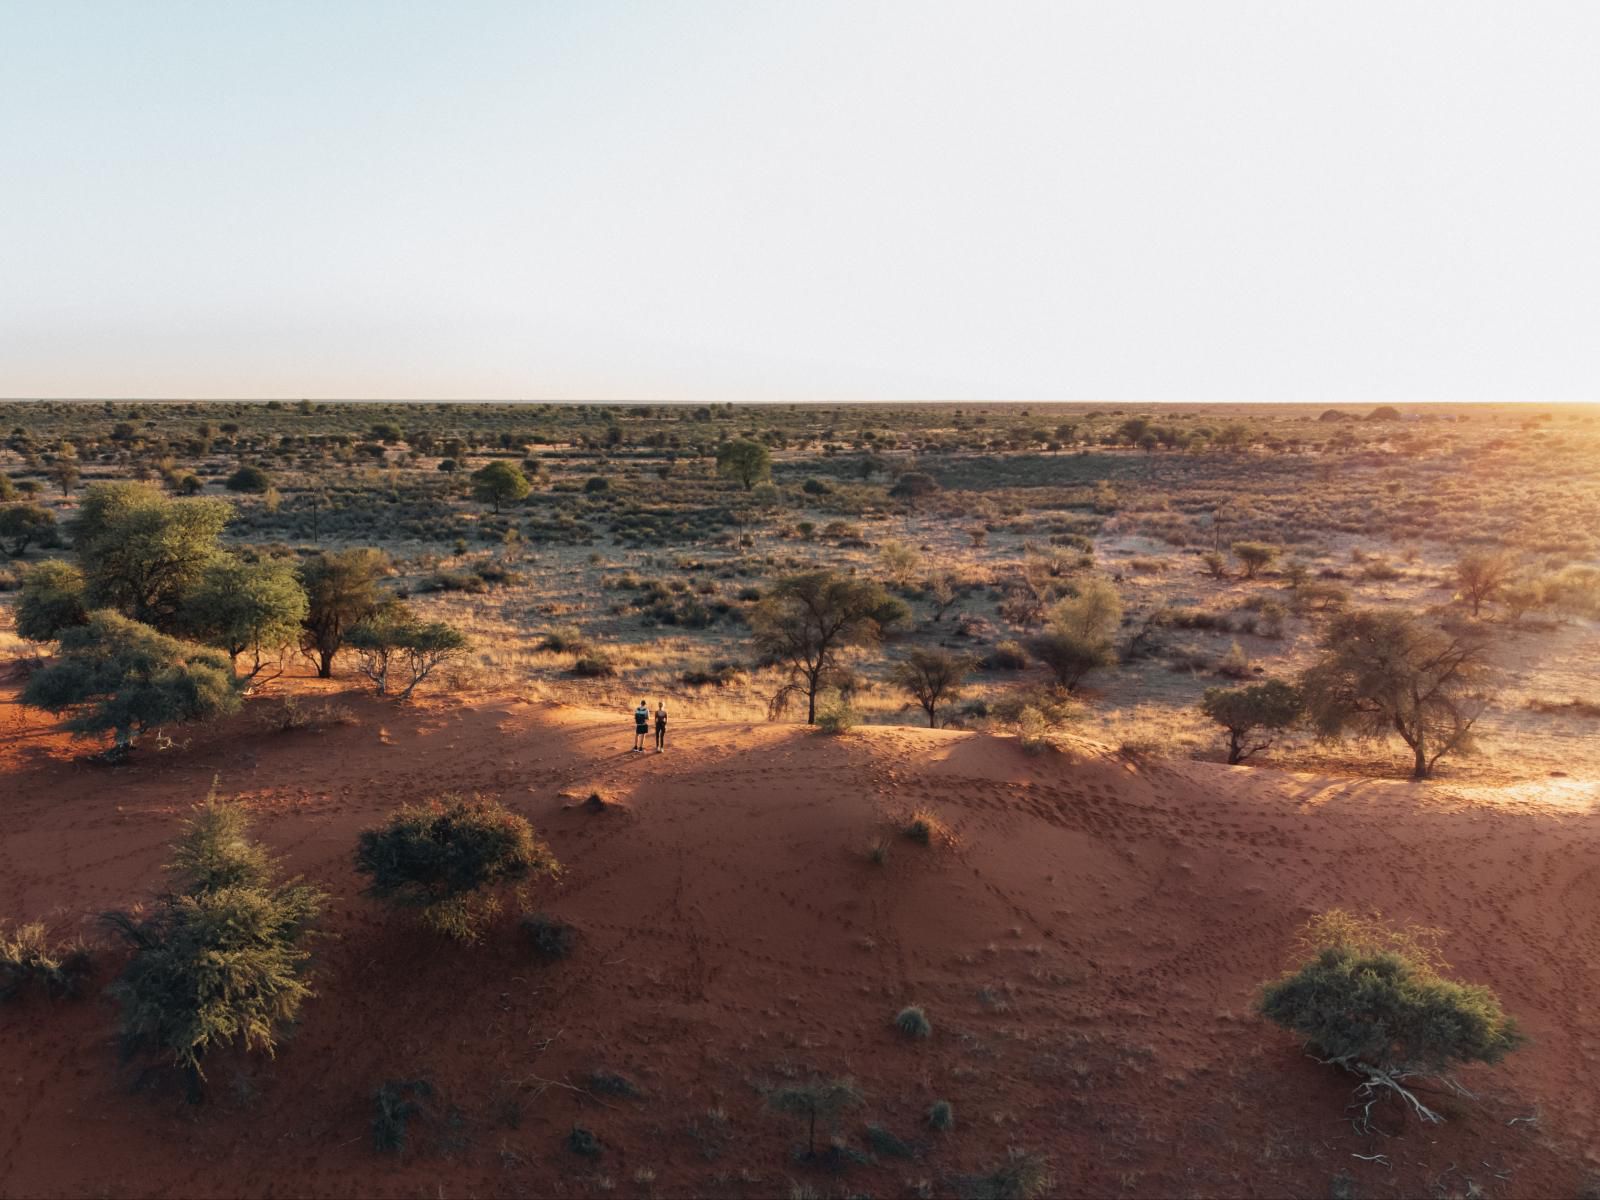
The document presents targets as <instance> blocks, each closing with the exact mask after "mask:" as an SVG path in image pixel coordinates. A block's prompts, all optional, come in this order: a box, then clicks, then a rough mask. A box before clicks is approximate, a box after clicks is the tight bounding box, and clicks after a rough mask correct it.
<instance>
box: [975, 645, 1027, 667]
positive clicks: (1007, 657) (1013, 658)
mask: <svg viewBox="0 0 1600 1200" xmlns="http://www.w3.org/2000/svg"><path fill="white" fill-rule="evenodd" d="M1027 665H1028V655H1027V652H1026V651H1024V650H1023V648H1022V643H1021V642H997V643H996V644H995V647H994V649H993V650H991V651H989V653H988V655H987V656H986V657H985V658H984V660H983V667H984V670H986V671H1020V670H1022V669H1023V668H1024V667H1026V666H1027Z"/></svg>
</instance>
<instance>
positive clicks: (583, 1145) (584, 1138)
mask: <svg viewBox="0 0 1600 1200" xmlns="http://www.w3.org/2000/svg"><path fill="white" fill-rule="evenodd" d="M567 1149H568V1150H571V1151H572V1152H573V1153H574V1154H576V1155H579V1156H581V1157H583V1158H599V1157H600V1155H601V1154H602V1153H603V1152H604V1151H605V1147H604V1146H603V1145H601V1143H600V1139H599V1138H597V1137H595V1135H594V1133H593V1132H592V1131H591V1130H588V1129H585V1128H584V1127H583V1126H582V1125H574V1126H573V1127H572V1132H570V1133H568V1134H567Z"/></svg>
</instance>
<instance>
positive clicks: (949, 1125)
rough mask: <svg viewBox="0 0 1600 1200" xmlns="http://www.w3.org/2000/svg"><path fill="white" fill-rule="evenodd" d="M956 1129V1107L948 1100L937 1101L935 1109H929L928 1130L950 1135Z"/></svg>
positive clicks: (934, 1105) (934, 1103)
mask: <svg viewBox="0 0 1600 1200" xmlns="http://www.w3.org/2000/svg"><path fill="white" fill-rule="evenodd" d="M955 1127H956V1110H955V1106H954V1105H952V1104H951V1103H950V1101H948V1100H935V1101H934V1102H933V1107H932V1108H930V1109H928V1128H929V1129H933V1130H937V1131H938V1132H939V1133H948V1132H949V1131H950V1130H952V1129H954V1128H955Z"/></svg>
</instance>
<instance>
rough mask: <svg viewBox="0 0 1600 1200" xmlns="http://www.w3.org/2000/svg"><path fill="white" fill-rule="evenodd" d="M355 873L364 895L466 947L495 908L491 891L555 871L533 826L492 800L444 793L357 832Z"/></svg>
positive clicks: (494, 900)
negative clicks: (417, 915) (406, 911)
mask: <svg viewBox="0 0 1600 1200" xmlns="http://www.w3.org/2000/svg"><path fill="white" fill-rule="evenodd" d="M356 870H357V871H359V872H360V873H361V874H363V875H367V876H370V877H371V879H372V883H371V884H370V885H369V886H368V888H367V894H368V895H370V896H373V897H375V898H377V899H379V900H384V901H388V902H390V903H393V904H397V905H402V906H407V907H412V908H417V909H419V910H421V915H422V922H423V924H424V925H426V926H428V927H429V928H430V929H434V930H436V931H438V932H439V933H443V934H445V935H446V936H447V937H451V938H454V939H456V940H457V941H463V942H471V941H475V940H477V938H478V936H479V934H480V932H481V930H482V928H483V925H484V924H485V923H486V922H487V921H488V919H489V918H490V917H491V916H492V915H493V914H494V913H495V912H496V911H498V909H499V902H498V901H497V900H496V899H495V898H494V897H493V896H492V895H488V894H486V893H488V891H489V890H490V889H492V888H494V887H497V886H499V885H502V884H506V883H515V882H520V881H521V880H524V879H527V878H528V877H529V876H535V875H547V876H555V875H558V874H559V873H560V870H561V867H560V864H559V863H557V862H556V860H555V856H554V855H553V854H552V853H551V852H550V848H549V847H548V846H546V845H545V844H544V843H543V842H541V841H539V840H538V839H537V838H536V837H534V834H533V827H532V826H531V825H529V824H528V822H527V821H526V820H525V819H524V818H523V817H520V816H518V815H517V814H516V813H513V812H511V811H509V810H508V809H506V808H505V807H504V806H502V805H501V804H500V803H499V802H498V801H494V800H485V799H482V798H481V797H477V796H474V797H472V798H471V799H467V798H465V797H462V796H456V795H446V796H443V797H441V798H440V799H438V800H435V801H433V802H432V803H431V804H426V805H406V806H405V807H403V808H401V809H400V810H399V811H398V812H396V813H395V814H394V815H393V816H392V817H390V818H389V821H388V822H387V824H385V825H383V826H381V827H380V828H377V829H369V830H366V831H365V832H363V833H362V835H361V840H360V842H359V844H358V845H357V848H356Z"/></svg>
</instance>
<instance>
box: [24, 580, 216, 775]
mask: <svg viewBox="0 0 1600 1200" xmlns="http://www.w3.org/2000/svg"><path fill="white" fill-rule="evenodd" d="M60 639H61V656H60V658H59V659H58V660H57V661H56V662H55V663H53V664H52V665H50V666H48V667H46V668H45V669H44V670H42V671H40V672H38V673H37V674H36V675H34V676H33V677H32V678H31V679H29V680H28V685H27V687H26V688H25V689H24V691H23V697H22V698H23V703H24V704H28V705H31V706H33V707H34V708H42V709H44V710H46V711H47V712H53V713H58V714H59V713H65V712H71V713H74V714H75V715H74V716H73V717H72V718H71V719H70V720H69V721H68V722H67V728H68V729H71V730H72V731H74V732H75V733H79V734H82V735H84V736H89V737H92V736H95V735H97V734H102V733H107V732H109V733H112V734H113V735H114V736H115V745H116V746H117V747H118V748H119V749H126V748H128V747H130V746H132V745H133V743H134V741H135V740H136V738H137V737H138V736H139V735H140V734H142V733H144V732H145V731H147V730H149V729H153V728H156V727H158V726H161V725H167V724H172V723H175V722H180V721H194V720H201V719H205V718H209V717H214V716H220V715H222V714H224V713H229V712H234V711H237V709H238V707H239V693H238V689H237V688H236V686H235V684H234V678H233V672H232V670H231V669H230V668H229V665H228V661H227V659H226V658H224V657H223V656H222V655H221V654H220V653H219V652H217V651H215V650H212V649H208V648H206V647H204V646H197V645H194V644H193V643H190V642H182V641H179V640H178V639H177V638H173V637H168V636H167V635H166V634H164V633H160V632H158V631H157V630H154V629H152V628H150V627H149V626H148V625H142V624H140V623H139V622H137V621H131V620H129V619H128V618H127V617H124V616H122V615H121V614H120V613H116V612H112V611H110V610H109V609H100V610H98V611H96V612H93V613H91V614H89V619H88V621H87V622H86V623H85V624H83V625H77V626H74V627H72V628H69V629H64V630H62V631H61V634H60Z"/></svg>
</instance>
